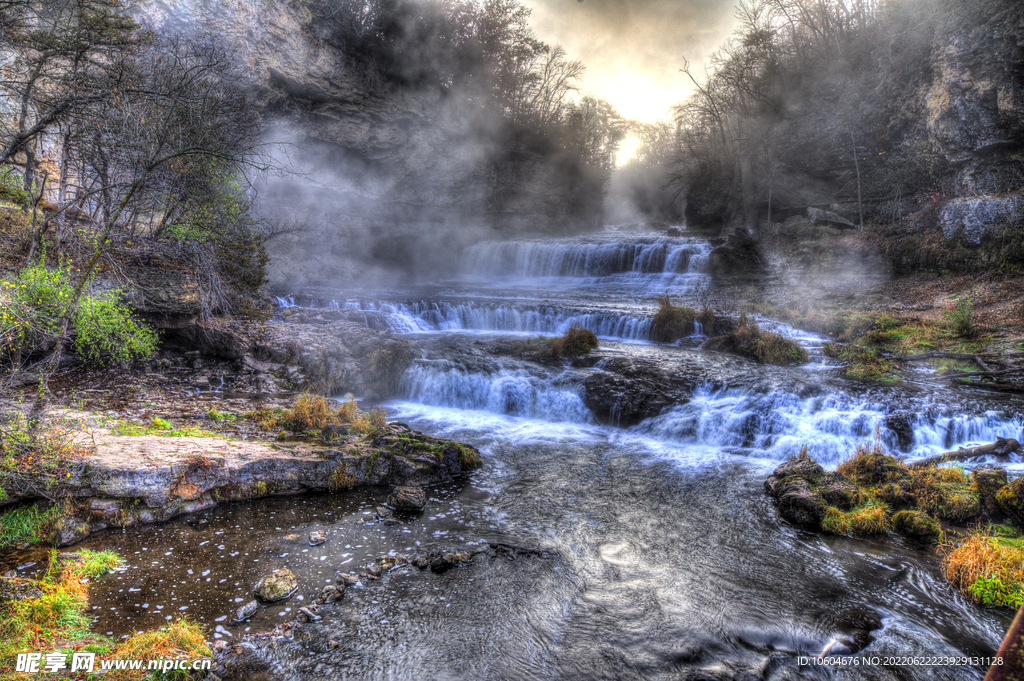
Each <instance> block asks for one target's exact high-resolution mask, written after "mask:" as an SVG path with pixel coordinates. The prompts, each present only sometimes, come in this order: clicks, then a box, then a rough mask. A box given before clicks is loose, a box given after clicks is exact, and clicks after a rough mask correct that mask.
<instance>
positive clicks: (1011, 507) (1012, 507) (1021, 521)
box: [996, 478, 1024, 529]
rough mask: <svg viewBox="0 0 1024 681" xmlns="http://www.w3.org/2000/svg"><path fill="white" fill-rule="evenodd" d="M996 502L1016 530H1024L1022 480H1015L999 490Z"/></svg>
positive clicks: (1023, 482) (1023, 487)
mask: <svg viewBox="0 0 1024 681" xmlns="http://www.w3.org/2000/svg"><path fill="white" fill-rule="evenodd" d="M996 502H997V503H998V504H999V508H1001V509H1002V510H1003V513H1005V514H1006V515H1007V516H1009V518H1010V521H1011V522H1012V523H1013V524H1014V525H1015V526H1016V527H1017V528H1018V529H1024V478H1017V479H1016V480H1014V481H1013V482H1011V483H1010V484H1009V485H1007V486H1006V487H1003V488H1002V489H1001V490H999V491H998V492H997V493H996Z"/></svg>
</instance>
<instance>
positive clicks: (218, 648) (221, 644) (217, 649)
mask: <svg viewBox="0 0 1024 681" xmlns="http://www.w3.org/2000/svg"><path fill="white" fill-rule="evenodd" d="M230 647H231V644H230V643H228V642H227V641H225V640H223V639H221V640H219V641H214V642H213V643H212V644H211V645H210V650H211V651H212V652H213V654H214V655H218V654H220V653H223V652H225V651H226V650H227V649H228V648H230ZM207 678H209V675H207Z"/></svg>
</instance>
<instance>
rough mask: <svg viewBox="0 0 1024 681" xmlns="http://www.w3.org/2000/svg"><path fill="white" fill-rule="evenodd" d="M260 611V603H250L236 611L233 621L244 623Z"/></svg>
mask: <svg viewBox="0 0 1024 681" xmlns="http://www.w3.org/2000/svg"><path fill="white" fill-rule="evenodd" d="M258 609H259V603H257V602H256V601H249V602H248V603H246V604H245V605H243V606H241V607H239V608H238V610H235V615H234V618H233V619H232V621H233V622H244V621H245V620H247V619H249V618H250V617H252V616H253V615H255V614H256V611H257V610H258Z"/></svg>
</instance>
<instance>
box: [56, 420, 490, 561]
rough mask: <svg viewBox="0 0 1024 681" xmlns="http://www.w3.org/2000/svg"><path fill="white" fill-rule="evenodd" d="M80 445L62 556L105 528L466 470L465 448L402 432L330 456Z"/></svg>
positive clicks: (242, 444) (238, 445)
mask: <svg viewBox="0 0 1024 681" xmlns="http://www.w3.org/2000/svg"><path fill="white" fill-rule="evenodd" d="M82 444H88V445H90V450H91V451H90V452H89V453H88V454H87V455H86V456H85V457H84V458H83V459H82V462H81V465H80V466H76V467H74V469H73V470H72V471H71V474H70V475H69V476H68V477H66V478H65V479H63V480H61V481H60V483H59V490H57V491H59V492H60V493H63V494H65V495H67V496H70V497H73V498H77V499H79V500H80V501H79V503H77V504H76V507H77V510H76V514H77V515H75V516H73V517H69V518H66V519H65V520H66V521H67V522H64V523H63V524H62V527H63V530H62V531H61V534H60V536H59V538H58V543H59V544H60V545H61V546H68V545H70V544H74V543H76V542H78V541H81V540H82V539H83V538H85V537H86V536H88V535H89V534H90V533H92V532H96V531H99V530H101V529H105V528H106V527H109V526H116V527H124V526H126V525H136V524H145V523H153V522H161V521H164V520H168V519H170V518H173V517H175V516H177V515H181V514H183V513H192V512H196V511H201V510H205V509H208V508H212V507H213V506H216V505H217V504H218V503H220V502H222V501H231V500H239V499H254V498H259V497H267V496H281V495H290V494H301V493H305V492H319V491H338V490H342V489H347V488H351V487H358V486H388V487H401V486H410V487H415V488H419V487H423V486H427V485H434V484H438V483H442V482H451V481H452V480H453V479H454V478H457V477H459V476H461V475H462V474H463V473H464V472H466V470H468V468H467V467H466V466H465V465H463V456H464V450H465V447H463V446H461V445H458V443H455V442H452V441H450V440H443V439H439V438H433V437H430V436H426V435H423V434H421V433H417V432H415V431H412V430H410V429H409V428H408V426H404V425H402V424H391V425H389V426H387V427H386V428H385V429H382V430H381V431H377V432H375V433H374V434H372V435H371V436H368V437H358V436H348V437H346V438H345V439H344V440H343V441H340V442H338V443H337V444H332V445H331V446H317V445H313V444H293V443H288V444H283V443H267V442H247V441H238V440H227V439H222V438H216V437H170V436H159V435H140V436H120V435H114V434H112V433H111V432H110V430H108V429H105V428H101V427H95V428H87V429H86V431H85V432H84V437H83V439H82ZM471 465H475V464H471Z"/></svg>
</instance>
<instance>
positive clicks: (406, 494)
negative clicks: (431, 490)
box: [388, 487, 427, 513]
mask: <svg viewBox="0 0 1024 681" xmlns="http://www.w3.org/2000/svg"><path fill="white" fill-rule="evenodd" d="M426 505H427V495H426V493H425V492H424V491H423V488H422V487H396V488H394V489H393V490H391V494H390V495H389V496H388V506H390V507H391V508H393V509H395V510H396V511H410V512H415V513H420V512H421V511H423V508H424V507H425V506H426Z"/></svg>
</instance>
